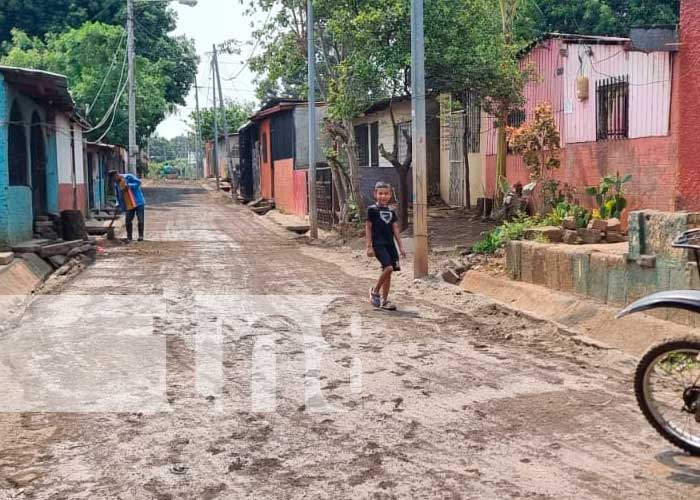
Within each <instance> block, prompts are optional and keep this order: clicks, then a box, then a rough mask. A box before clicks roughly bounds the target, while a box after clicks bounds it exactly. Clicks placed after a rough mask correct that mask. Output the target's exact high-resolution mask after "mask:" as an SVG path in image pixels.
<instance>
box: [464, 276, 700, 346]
mask: <svg viewBox="0 0 700 500" xmlns="http://www.w3.org/2000/svg"><path fill="white" fill-rule="evenodd" d="M461 287H462V289H464V290H465V291H467V292H469V293H476V294H479V295H483V296H485V297H487V298H489V299H491V300H493V301H495V302H497V303H498V304H499V305H501V306H503V307H506V308H508V309H512V310H517V311H520V312H521V313H526V314H527V315H529V316H530V317H531V319H533V320H536V321H548V322H551V323H554V324H555V325H556V326H557V327H558V328H559V329H560V330H561V331H562V333H564V334H565V335H567V336H569V337H572V338H573V339H574V340H575V341H576V342H581V343H585V344H586V345H591V346H594V347H598V348H602V349H619V350H621V351H623V352H625V353H627V354H631V355H633V356H639V355H641V354H642V353H644V352H645V351H646V350H647V349H648V348H649V347H650V346H651V345H652V344H654V343H656V342H659V341H661V340H664V339H666V338H668V337H676V336H677V337H681V336H687V335H688V334H689V333H690V334H693V333H695V334H697V335H700V330H696V329H695V328H692V327H689V326H683V325H680V324H677V323H672V322H670V321H664V320H660V319H657V318H655V317H652V316H649V315H646V314H637V315H634V316H629V317H626V318H623V319H621V320H618V319H616V318H615V316H616V314H617V312H618V309H616V308H613V307H610V306H607V305H604V304H602V303H598V302H595V301H593V300H591V299H586V298H581V297H577V296H574V295H569V294H566V293H563V292H560V291H554V290H551V289H549V288H545V287H543V286H539V285H533V284H531V283H524V282H520V281H511V280H509V279H507V278H499V277H495V276H492V275H489V274H486V273H483V272H479V271H468V272H467V273H466V274H465V276H464V280H463V281H462V285H461Z"/></svg>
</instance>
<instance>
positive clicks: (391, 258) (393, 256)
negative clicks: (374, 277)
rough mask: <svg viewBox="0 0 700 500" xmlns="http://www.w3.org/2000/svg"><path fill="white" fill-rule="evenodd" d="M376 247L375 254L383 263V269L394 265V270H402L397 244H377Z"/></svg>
mask: <svg viewBox="0 0 700 500" xmlns="http://www.w3.org/2000/svg"><path fill="white" fill-rule="evenodd" d="M373 248H374V256H375V257H376V258H377V260H378V261H379V262H380V263H381V264H382V269H386V268H387V267H393V268H394V271H400V270H401V266H400V265H399V252H397V251H396V245H377V246H375V247H373Z"/></svg>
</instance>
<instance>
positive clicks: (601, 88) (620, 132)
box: [596, 75, 630, 142]
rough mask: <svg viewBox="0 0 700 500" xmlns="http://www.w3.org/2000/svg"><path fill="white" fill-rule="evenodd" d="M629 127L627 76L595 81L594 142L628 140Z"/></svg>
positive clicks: (628, 87) (628, 83)
mask: <svg viewBox="0 0 700 500" xmlns="http://www.w3.org/2000/svg"><path fill="white" fill-rule="evenodd" d="M603 115H604V116H603ZM611 122H612V124H611ZM629 125H630V81H629V75H623V76H617V77H610V78H605V79H603V80H598V81H596V142H604V141H621V140H625V139H629Z"/></svg>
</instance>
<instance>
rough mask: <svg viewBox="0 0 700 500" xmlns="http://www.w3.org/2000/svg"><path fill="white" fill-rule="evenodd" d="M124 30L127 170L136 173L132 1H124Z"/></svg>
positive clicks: (136, 149) (136, 150)
mask: <svg viewBox="0 0 700 500" xmlns="http://www.w3.org/2000/svg"><path fill="white" fill-rule="evenodd" d="M126 30H127V39H126V44H127V53H128V56H127V57H128V59H129V166H128V167H127V170H128V171H129V172H131V173H132V174H135V173H136V164H137V158H138V148H137V146H136V81H135V79H134V74H135V68H134V65H135V59H136V48H135V43H134V0H127V1H126Z"/></svg>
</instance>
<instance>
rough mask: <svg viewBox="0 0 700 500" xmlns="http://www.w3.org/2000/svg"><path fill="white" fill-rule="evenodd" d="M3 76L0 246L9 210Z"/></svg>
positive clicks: (5, 234) (0, 90)
mask: <svg viewBox="0 0 700 500" xmlns="http://www.w3.org/2000/svg"><path fill="white" fill-rule="evenodd" d="M8 104H9V103H8V102H7V89H6V84H5V78H4V77H3V75H0V246H1V245H4V244H7V243H8V241H9V210H8V207H7V192H8V187H7V184H8V182H9V171H8V165H7V162H8V160H7V132H8V127H7V119H8V115H9V109H8Z"/></svg>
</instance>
